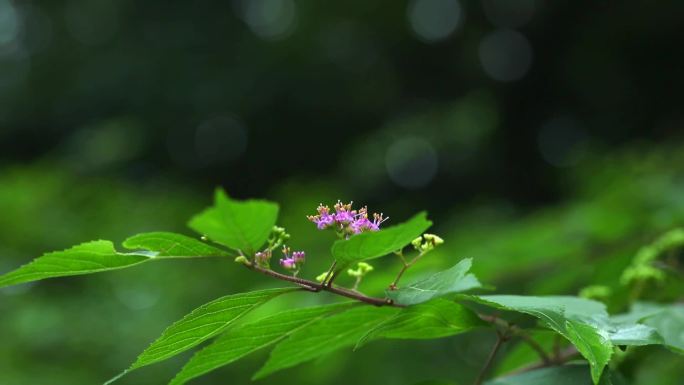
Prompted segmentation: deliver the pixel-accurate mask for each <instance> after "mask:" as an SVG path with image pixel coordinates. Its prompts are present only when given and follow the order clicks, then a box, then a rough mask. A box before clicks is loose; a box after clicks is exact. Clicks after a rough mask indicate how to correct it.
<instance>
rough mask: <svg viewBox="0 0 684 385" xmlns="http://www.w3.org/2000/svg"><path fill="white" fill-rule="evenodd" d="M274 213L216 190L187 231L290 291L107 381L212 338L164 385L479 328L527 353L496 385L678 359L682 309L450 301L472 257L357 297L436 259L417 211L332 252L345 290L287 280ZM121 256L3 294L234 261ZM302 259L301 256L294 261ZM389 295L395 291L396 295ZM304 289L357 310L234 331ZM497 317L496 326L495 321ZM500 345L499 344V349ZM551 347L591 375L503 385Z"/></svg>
mask: <svg viewBox="0 0 684 385" xmlns="http://www.w3.org/2000/svg"><path fill="white" fill-rule="evenodd" d="M277 215H278V206H277V205H276V204H274V203H269V202H265V201H256V200H250V201H235V200H232V199H230V198H229V197H228V196H227V195H226V194H225V193H224V192H223V191H222V190H218V191H217V192H216V199H215V204H214V206H213V207H211V208H208V209H206V210H204V211H203V212H201V213H200V214H198V215H196V216H195V217H194V218H193V219H192V220H191V221H190V223H189V225H190V227H192V228H193V229H194V230H196V231H198V232H199V233H201V234H203V235H205V236H207V238H208V239H210V240H211V241H214V242H216V243H217V244H220V245H223V246H226V247H228V248H231V249H234V250H236V251H237V252H238V253H239V254H240V256H239V258H240V262H241V264H242V265H244V266H241V269H243V270H244V271H245V272H247V271H248V270H246V269H244V267H246V268H247V269H251V270H257V271H259V272H261V273H263V274H265V275H266V276H268V277H270V278H276V279H280V280H283V281H287V282H289V283H292V284H293V286H294V287H292V288H285V289H269V290H260V291H250V292H245V293H240V294H232V295H227V296H223V297H220V298H218V299H216V300H214V301H211V302H209V303H207V304H205V305H203V306H200V307H199V308H197V309H195V310H194V311H192V312H191V313H190V314H188V315H186V316H185V317H183V318H182V319H181V320H179V321H177V322H176V323H174V324H172V325H171V326H169V327H168V328H167V329H166V330H165V331H164V332H163V333H162V335H161V336H160V337H159V338H158V339H157V340H156V341H155V342H153V343H152V344H151V345H150V346H149V347H148V348H147V349H145V350H144V351H143V352H142V354H140V356H139V357H138V359H137V360H136V361H135V362H134V363H133V364H132V365H131V366H130V367H129V369H127V370H126V371H124V372H123V373H121V374H120V375H118V376H117V377H115V378H113V379H112V380H110V381H109V382H112V381H114V380H116V379H118V378H120V377H121V376H123V375H124V374H126V373H128V372H130V371H132V370H135V369H138V368H141V367H144V366H147V365H151V364H154V363H157V362H161V361H164V360H166V359H168V358H171V357H174V356H176V355H177V354H179V353H181V352H184V351H186V350H189V349H191V348H193V347H196V346H197V345H199V344H200V343H202V342H205V341H207V340H209V339H211V338H213V337H217V339H216V340H215V341H213V342H212V343H210V344H209V345H207V346H206V347H204V348H203V349H201V350H200V351H198V352H197V353H196V354H195V355H194V356H193V357H192V358H191V359H190V360H189V361H188V362H187V364H186V365H185V366H184V367H183V369H182V370H181V371H180V372H179V373H178V374H177V375H176V377H175V378H174V379H173V380H172V381H171V384H172V385H180V384H184V383H186V382H187V381H189V380H191V379H193V378H196V377H198V376H200V375H203V374H206V373H208V372H210V371H213V370H215V369H217V368H219V367H222V366H225V365H227V364H229V363H231V362H234V361H236V360H238V359H241V358H243V357H245V356H247V355H248V354H250V353H252V352H254V351H257V350H259V349H263V348H267V347H271V346H273V350H272V351H271V353H270V356H269V358H268V360H267V361H266V363H265V364H264V365H263V367H262V368H261V369H260V370H259V371H258V372H256V374H254V377H253V378H254V379H259V378H263V377H265V376H268V375H270V374H272V373H274V372H277V371H280V370H283V369H285V368H290V367H293V366H295V365H298V364H301V363H304V362H307V361H310V360H312V359H315V358H318V357H321V356H324V355H326V354H329V353H332V352H335V351H337V350H339V349H343V348H352V347H356V348H358V347H360V346H362V345H364V344H366V343H367V342H369V341H372V340H376V339H381V338H385V339H411V340H424V339H438V338H444V337H449V336H453V335H457V334H461V333H465V332H467V331H471V330H473V329H475V328H480V327H491V328H496V329H498V330H497V332H498V334H499V335H500V336H506V338H508V337H514V338H515V337H527V338H524V340H525V342H527V343H529V344H530V345H529V346H527V345H525V348H524V349H523V348H522V347H520V348H516V351H517V353H516V351H514V353H512V354H511V355H510V357H512V358H510V359H509V360H508V361H505V360H504V361H503V364H502V365H501V366H500V369H499V371H498V372H497V373H498V374H503V375H504V376H503V377H501V378H499V379H497V380H493V381H490V382H488V384H492V385H502V384H523V383H525V384H528V383H529V384H536V383H540V384H541V383H560V384H562V383H565V382H567V383H573V384H584V383H586V384H589V383H592V382H593V383H594V384H599V383H600V384H604V385H609V384H617V383H618V381H617V380H618V378H619V376H617V375H614V374H613V373H612V372H610V371H609V370H607V369H606V368H607V366H608V364H609V362H611V360H612V366H615V365H618V364H619V362H621V359H622V358H621V357H623V356H624V355H626V354H629V351H628V352H627V353H624V355H623V354H614V352H615V351H616V347H618V346H619V347H624V346H643V345H664V346H666V347H668V348H669V349H671V350H672V351H674V352H678V353H684V337H683V336H684V306H683V305H667V304H657V303H647V302H636V303H634V306H633V307H632V309H631V310H630V312H628V313H625V314H620V315H615V316H610V315H609V313H608V311H607V308H606V306H605V305H604V304H603V303H600V302H597V301H594V300H590V299H586V298H579V297H572V296H520V295H466V294H460V295H456V294H458V293H463V292H465V291H467V290H471V289H476V288H481V287H482V284H481V283H480V281H479V280H478V279H477V278H476V277H475V275H474V274H473V273H472V272H471V267H472V259H469V258H468V259H463V260H461V261H460V262H459V263H457V264H456V265H454V266H453V267H451V268H449V269H447V270H444V271H441V272H438V273H435V274H432V275H429V276H427V278H424V279H420V280H418V281H416V282H414V283H410V284H407V285H405V286H400V287H399V288H396V289H391V290H387V291H386V293H385V294H386V296H385V297H384V298H376V297H370V296H366V295H365V294H363V293H360V292H359V291H358V290H357V288H358V285H359V282H360V281H361V278H363V277H364V276H366V274H367V273H368V272H369V271H371V270H373V268H372V267H371V266H370V265H368V264H366V263H365V262H362V261H364V260H368V259H373V258H379V257H382V256H384V255H387V254H390V253H392V252H395V251H398V250H402V249H403V248H404V247H406V246H407V245H409V244H411V243H413V246H414V248H415V249H416V250H417V251H418V256H417V257H416V258H415V259H412V260H410V262H407V260H406V259H404V258H405V257H404V256H403V254H401V255H400V257H401V258H402V259H403V260H404V267H405V269H406V268H409V267H411V266H412V265H413V263H414V262H415V261H417V260H418V259H419V258H420V257H421V256H423V254H424V253H423V252H427V251H432V250H433V249H434V246H436V245H438V244H441V243H442V242H443V241H442V239H441V238H440V237H438V236H436V235H432V234H423V233H424V231H425V230H427V229H428V228H429V227H430V225H431V222H430V221H429V220H427V215H426V214H425V213H419V214H418V215H416V216H414V217H413V218H411V219H410V220H409V221H407V222H405V223H402V224H399V225H396V226H393V227H389V228H387V229H383V230H381V231H377V232H365V233H362V234H359V235H355V236H352V237H351V238H350V239H348V240H339V241H337V242H335V243H334V244H333V246H332V255H333V258H334V259H335V260H336V261H337V262H338V265H337V270H336V271H334V272H335V273H339V272H340V271H342V269H346V268H347V267H349V266H350V265H353V264H355V265H356V269H348V275H350V276H351V277H352V278H356V282H355V284H354V286H353V287H352V288H345V287H342V286H339V281H336V282H335V283H334V284H333V283H332V281H333V280H332V279H330V280H329V281H327V282H326V283H325V284H320V283H316V282H315V281H309V280H307V279H306V278H304V277H300V276H299V275H297V273H298V271H296V272H294V273H292V274H293V275H287V274H282V273H279V272H276V271H273V270H271V269H270V264H269V263H268V262H269V261H270V257H271V254H270V252H271V251H273V250H274V249H275V248H276V247H277V246H281V244H282V246H283V247H285V248H288V247H289V246H288V245H287V244H286V242H287V241H288V240H289V238H290V236H289V233H286V232H285V229H284V228H280V227H278V228H277V229H279V230H278V231H279V234H281V235H282V236H279V235H274V236H273V237H272V238H271V239H269V236H270V235H271V234H272V231H273V229H274V225H275V223H276V219H277ZM285 234H287V236H285ZM681 235H682V233H681V232H679V231H672V232H669V233H667V234H666V235H665V236H663V237H661V238H659V239H658V240H657V241H656V242H655V243H654V244H652V245H650V246H647V247H646V248H643V249H642V250H641V251H640V252H639V253H638V255H637V258H635V262H634V263H633V264H632V265H631V267H634V266H642V267H643V266H648V267H649V268H654V269H655V268H656V267H655V266H654V261H655V258H657V257H659V256H660V255H661V254H663V253H665V252H668V251H672V250H674V249H675V248H677V247H679V246H681V243H682V237H681ZM267 241H268V242H269V243H268V245H267V246H266V249H262V250H266V251H268V258H267V259H266V260H265V261H261V263H259V261H257V259H256V258H253V257H254V254H255V253H256V252H257V251H259V250H260V249H261V248H262V247H263V245H264V244H265V242H267ZM123 246H124V247H125V248H127V249H130V250H133V251H132V252H128V253H124V252H118V251H117V250H116V249H115V248H114V245H113V244H112V242H109V241H94V242H89V243H85V244H82V245H79V246H75V247H73V248H71V249H68V250H65V251H61V252H53V253H48V254H46V255H44V256H42V257H39V258H37V259H35V260H34V261H33V262H31V263H29V264H27V265H25V266H22V267H20V268H19V269H17V270H15V271H13V272H10V273H7V274H5V275H4V276H1V277H0V287H2V286H9V285H14V284H18V283H22V282H29V281H35V280H40V279H44V278H51V277H59V276H66V275H77V274H87V273H95V272H100V271H107V270H113V269H120V268H123V267H128V266H134V265H137V264H140V263H143V262H146V261H150V260H157V259H170V258H195V257H208V256H212V257H227V256H234V253H232V252H228V251H225V250H223V249H221V248H218V247H215V246H213V245H210V244H207V243H205V242H202V241H200V240H197V239H194V238H190V237H187V236H184V235H180V234H175V233H168V232H153V233H142V234H138V235H135V236H132V237H130V238H128V239H126V241H124V243H123ZM257 255H259V254H257ZM670 257H671V258H672V255H670ZM304 259H305V258H304V254H302V261H301V263H303V262H304ZM625 265H626V263H625ZM230 266H235V265H233V264H231V265H230ZM376 270H379V269H376ZM403 271H404V270H402V273H403ZM627 271H629V269H627ZM658 271H659V272H660V271H661V270H658ZM331 273H333V271H331ZM381 274H382V272H380V275H381ZM326 275H327V273H326V274H324V276H326ZM377 275H378V274H377V273H374V274H372V275H371V276H369V277H368V278H367V279H369V280H370V279H375V276H377ZM400 275H401V274H400ZM643 278H644V277H643V276H642V277H641V278H639V280H643ZM397 279H398V278H397ZM639 280H637V281H635V282H638V281H639ZM395 282H396V280H395ZM629 283H630V284H631V283H633V281H631V280H630V282H629ZM365 285H366V283H365V282H364V286H365ZM369 286H370V285H369ZM383 286H384V285H383ZM618 286H619V285H618ZM385 287H386V286H385ZM390 287H392V288H394V285H392V286H390ZM302 289H306V291H310V292H320V291H328V292H332V293H334V294H338V295H341V296H344V297H348V298H352V299H355V300H357V301H355V302H347V303H341V304H334V305H324V306H315V307H309V308H300V309H297V308H295V309H291V308H288V309H287V310H282V311H279V312H274V313H273V314H270V315H268V316H265V317H262V318H260V319H257V320H256V321H252V322H248V323H241V322H240V321H241V318H242V317H243V316H245V315H246V314H247V313H248V312H250V311H251V310H253V309H255V308H256V307H259V306H261V305H262V304H264V303H266V302H268V301H269V300H271V299H272V298H274V297H276V296H279V295H281V294H284V293H288V292H292V291H299V290H302ZM622 294H624V293H622ZM637 294H638V292H637ZM582 295H583V296H586V297H591V298H600V299H602V300H605V301H610V300H611V299H612V298H613V297H614V296H618V295H621V293H620V292H619V291H615V290H614V288H613V287H611V286H609V285H591V286H586V287H585V289H584V290H582ZM362 302H365V303H366V304H362ZM473 302H475V304H473ZM367 304H373V305H376V306H368V305H367ZM480 308H489V310H490V311H491V310H492V309H493V310H494V311H495V312H496V314H497V316H496V317H493V316H491V315H483V314H478V313H476V311H475V310H473V309H480ZM501 311H503V312H504V316H502V317H501V318H497V317H498V315H499V313H500V312H501ZM511 313H514V314H515V313H518V315H517V316H518V318H520V317H521V315H522V317H523V318H526V317H528V316H531V317H534V318H536V319H537V321H538V323H539V325H541V326H542V328H537V329H529V330H526V329H525V328H523V327H521V326H518V325H517V324H516V325H513V324H512V323H509V322H507V321H505V318H506V317H507V316H510V315H511ZM529 320H530V321H531V320H533V319H532V318H530V319H529ZM499 321H500V322H499ZM523 324H524V323H523ZM509 332H510V335H509V334H508V333H509ZM528 332H529V333H528ZM559 336H560V337H559ZM503 340H504V338H503V337H500V341H503ZM536 340H538V341H537V342H536V344H537V345H535V341H536ZM557 340H562V341H561V345H565V344H567V345H572V347H574V349H576V350H573V351H572V352H573V353H579V355H581V356H582V357H583V358H584V359H585V360H586V361H587V362H588V363H589V370H587V368H586V367H585V366H582V365H579V366H577V365H574V366H569V365H564V366H559V367H554V368H544V369H539V370H531V371H527V372H525V373H521V374H517V375H509V376H506V375H505V374H506V371H507V370H511V369H514V368H519V367H520V366H521V365H523V364H529V363H532V362H534V361H538V358H537V359H536V360H535V357H533V356H531V354H540V352H539V350H540V349H541V350H542V352H541V356H542V358H544V359H546V355H557V351H556V350H555V349H554V348H552V347H551V344H554V345H555V344H557V343H558V341H557ZM539 341H541V342H539ZM540 346H541V347H540ZM556 348H559V346H556ZM630 350H631V349H630ZM614 356H616V357H614ZM559 357H560V356H556V357H555V358H556V359H560V358H559ZM561 361H562V362H567V360H561ZM564 381H565V382H564ZM109 382H108V383H109Z"/></svg>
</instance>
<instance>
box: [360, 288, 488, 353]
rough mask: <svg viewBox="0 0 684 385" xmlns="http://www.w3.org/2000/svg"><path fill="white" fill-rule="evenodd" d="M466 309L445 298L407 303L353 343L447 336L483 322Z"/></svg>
mask: <svg viewBox="0 0 684 385" xmlns="http://www.w3.org/2000/svg"><path fill="white" fill-rule="evenodd" d="M483 325H484V322H483V321H482V320H480V318H479V317H478V316H477V315H475V313H473V312H472V311H471V310H470V309H468V308H466V307H465V306H463V305H460V304H457V303H455V302H453V301H448V300H446V299H435V300H432V301H430V302H426V303H422V304H420V305H416V306H409V307H407V308H404V309H402V310H401V312H399V313H397V314H396V315H395V316H393V317H390V318H388V319H386V320H385V321H383V322H382V323H380V324H379V325H377V326H376V327H374V328H373V329H371V330H370V331H368V333H366V334H365V335H364V336H363V337H361V339H359V341H358V342H357V344H356V348H359V347H361V346H362V345H364V344H365V343H366V342H368V341H370V340H373V339H378V338H393V339H432V338H442V337H448V336H452V335H455V334H460V333H463V332H466V331H468V330H472V329H473V328H476V327H478V326H483Z"/></svg>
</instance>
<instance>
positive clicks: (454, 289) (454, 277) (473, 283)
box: [387, 258, 482, 305]
mask: <svg viewBox="0 0 684 385" xmlns="http://www.w3.org/2000/svg"><path fill="white" fill-rule="evenodd" d="M471 265H472V259H470V258H467V259H464V260H462V261H460V262H459V263H457V264H456V265H455V266H453V267H452V268H450V269H448V270H444V271H442V272H439V273H437V274H434V275H432V276H430V277H428V278H427V279H424V280H421V281H418V282H414V283H412V284H410V285H407V286H404V287H401V288H399V289H397V290H388V291H387V296H388V297H389V298H391V299H392V300H393V301H394V302H396V303H398V304H402V305H415V304H419V303H421V302H426V301H429V300H431V299H433V298H436V297H440V296H444V295H447V294H451V293H458V292H463V291H466V290H470V289H475V288H478V287H482V285H481V284H480V281H478V280H477V278H475V276H474V275H473V274H470V273H468V271H469V270H470V266H471Z"/></svg>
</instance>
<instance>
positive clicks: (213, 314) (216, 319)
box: [108, 288, 296, 383]
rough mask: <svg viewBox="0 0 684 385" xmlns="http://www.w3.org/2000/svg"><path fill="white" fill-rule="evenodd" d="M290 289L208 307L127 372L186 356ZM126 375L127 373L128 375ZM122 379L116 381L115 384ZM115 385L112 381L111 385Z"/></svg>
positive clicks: (246, 295) (175, 326)
mask: <svg viewBox="0 0 684 385" xmlns="http://www.w3.org/2000/svg"><path fill="white" fill-rule="evenodd" d="M294 290H296V289H294V288H288V289H269V290H261V291H252V292H248V293H240V294H234V295H227V296H224V297H221V298H218V299H215V300H213V301H211V302H209V303H206V304H204V305H202V306H200V307H198V308H197V309H195V310H193V311H192V312H191V313H190V314H188V315H186V316H185V317H183V318H182V319H181V320H179V321H177V322H175V323H174V324H172V325H171V326H169V327H168V328H167V329H166V330H164V332H163V333H162V335H161V336H160V337H159V338H158V339H157V340H156V341H154V342H153V343H152V344H151V345H150V346H149V347H148V348H147V349H145V351H143V352H142V353H141V354H140V356H138V359H137V360H136V361H135V362H134V363H133V364H132V365H131V367H130V368H129V369H128V370H126V372H129V371H131V370H134V369H138V368H141V367H143V366H147V365H150V364H154V363H156V362H159V361H163V360H166V359H168V358H170V357H173V356H175V355H177V354H179V353H182V352H184V351H186V350H188V349H190V348H192V347H194V346H197V345H198V344H200V343H201V342H203V341H206V340H207V339H209V338H211V337H213V336H215V335H217V334H219V333H220V332H222V331H223V330H225V329H226V328H227V327H228V326H230V325H231V324H232V323H234V322H236V321H237V320H238V319H240V317H242V316H244V315H245V314H247V313H248V312H249V311H251V310H253V309H254V308H256V307H258V306H260V305H263V304H264V303H266V302H267V301H269V300H271V299H273V298H274V297H276V296H278V295H280V294H284V293H287V292H291V291H294ZM126 372H124V373H126ZM117 378H119V377H118V376H117V377H115V378H114V379H113V380H116V379H117ZM110 382H112V381H109V382H108V383H110Z"/></svg>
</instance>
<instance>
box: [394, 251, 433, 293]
mask: <svg viewBox="0 0 684 385" xmlns="http://www.w3.org/2000/svg"><path fill="white" fill-rule="evenodd" d="M395 254H396V255H398V256H399V258H401V263H402V264H403V265H404V266H402V267H401V270H399V274H397V277H396V278H394V281H393V282H392V283H391V284H390V285H389V289H390V290H396V289H397V284H399V280H400V279H401V276H402V275H404V273H405V272H406V270H408V268H409V267H411V266H413V264H414V263H416V262H418V260H419V259H420V257H422V256H423V255H425V253H423V252H420V253H418V255H416V256H415V257H413V259H412V260H410V261H408V262H407V261H406V258H405V257H404V253H403V252H402V251H401V250H400V251H399V252H396V253H395Z"/></svg>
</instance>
